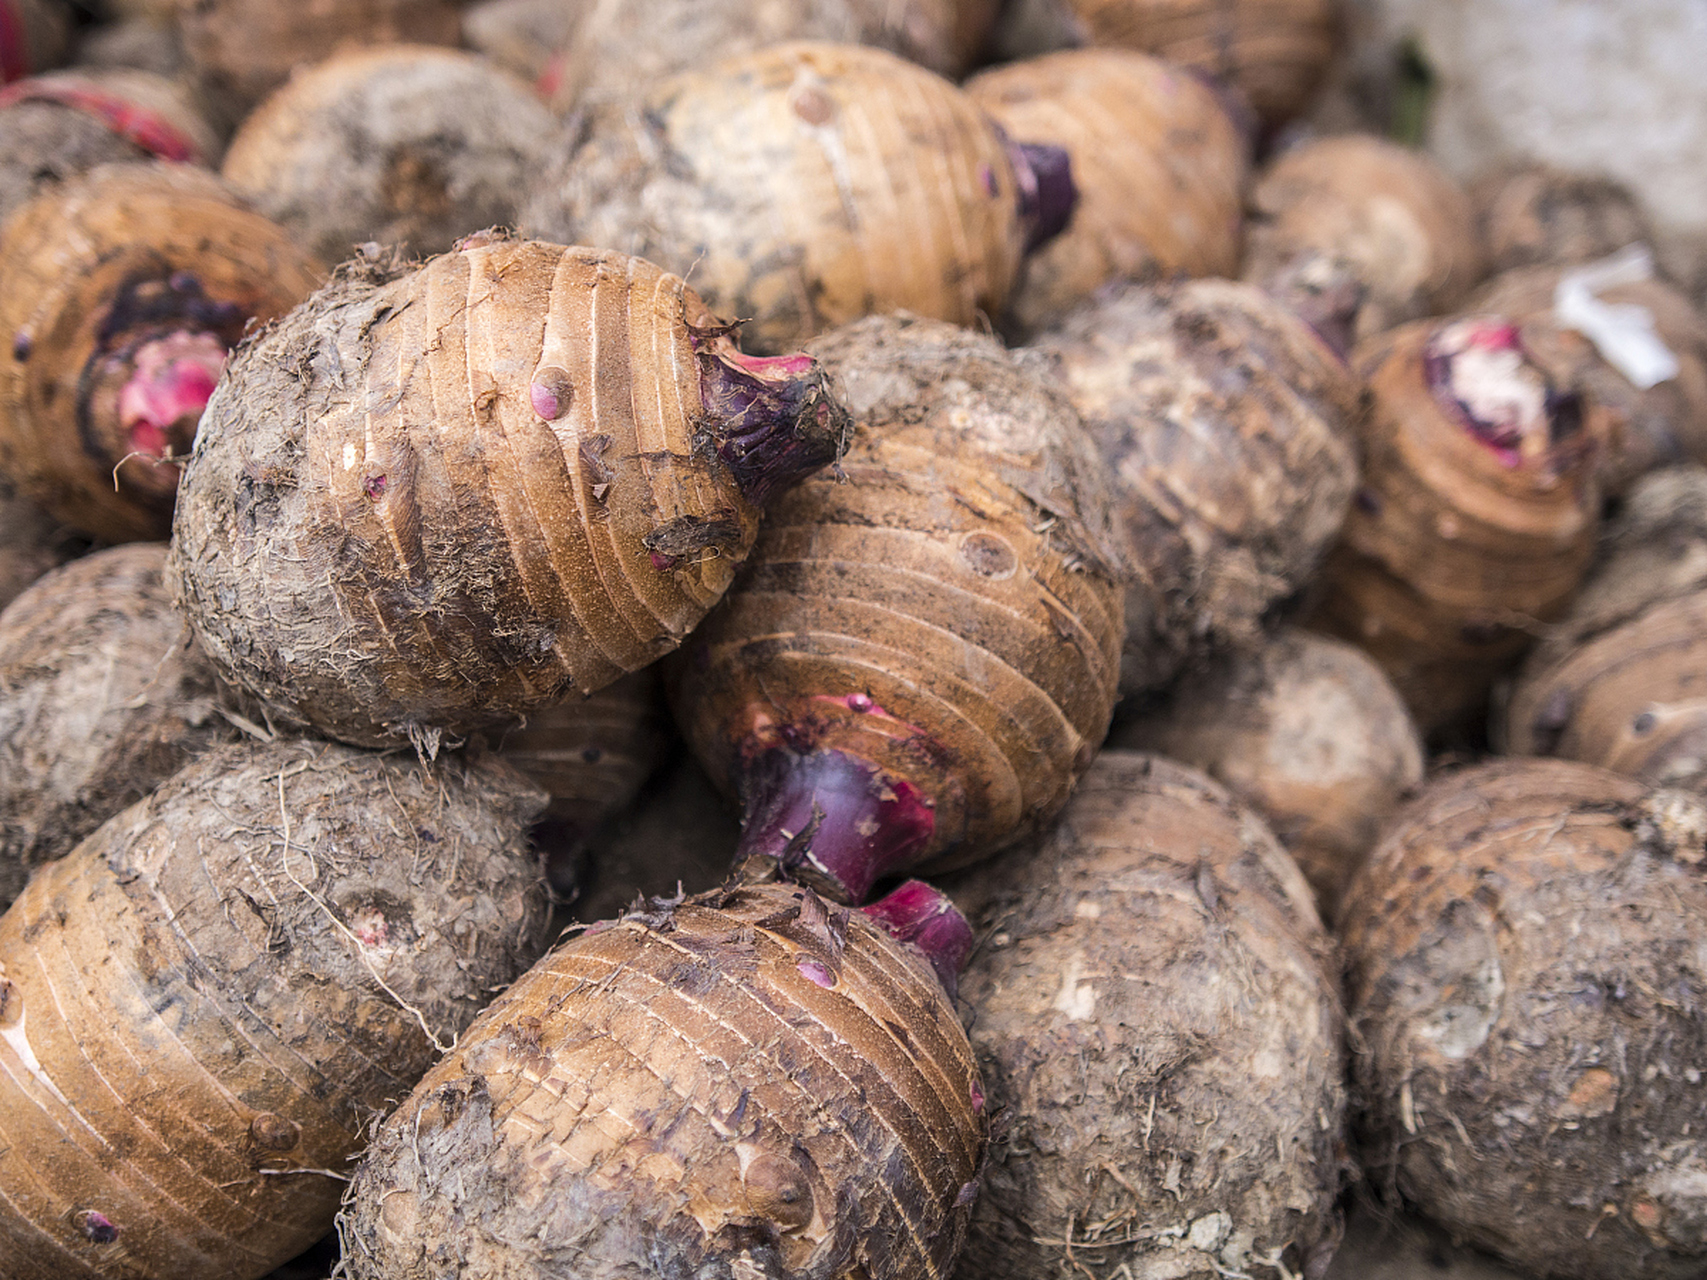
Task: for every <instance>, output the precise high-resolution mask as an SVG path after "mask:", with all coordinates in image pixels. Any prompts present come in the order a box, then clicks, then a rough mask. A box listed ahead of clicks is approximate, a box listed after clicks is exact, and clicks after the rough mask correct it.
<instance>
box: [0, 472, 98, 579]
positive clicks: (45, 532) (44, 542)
mask: <svg viewBox="0 0 1707 1280" xmlns="http://www.w3.org/2000/svg"><path fill="white" fill-rule="evenodd" d="M87 549H88V544H87V543H84V542H82V540H81V539H79V538H78V537H77V536H76V535H75V534H73V533H72V532H71V531H70V530H69V529H67V528H66V527H65V526H64V525H62V524H60V523H59V522H58V521H57V520H54V519H53V518H52V517H50V516H49V515H48V514H47V512H45V511H43V510H42V509H41V508H40V507H38V506H36V504H35V503H33V502H31V501H30V500H29V499H28V498H20V497H19V496H18V495H17V494H15V493H13V492H12V491H11V489H10V488H9V487H8V486H7V484H6V481H5V478H4V477H0V610H3V609H5V607H6V606H7V605H9V604H11V603H12V601H13V600H15V599H17V597H18V593H19V592H21V591H22V590H23V589H24V588H25V587H27V586H29V585H30V583H32V582H34V581H35V580H36V579H37V578H39V577H41V576H42V574H44V573H46V572H47V571H48V570H49V569H55V568H58V567H59V566H60V565H62V564H64V563H65V562H66V561H67V560H69V559H71V558H72V557H73V556H75V555H78V554H80V553H81V552H82V551H85V550H87Z"/></svg>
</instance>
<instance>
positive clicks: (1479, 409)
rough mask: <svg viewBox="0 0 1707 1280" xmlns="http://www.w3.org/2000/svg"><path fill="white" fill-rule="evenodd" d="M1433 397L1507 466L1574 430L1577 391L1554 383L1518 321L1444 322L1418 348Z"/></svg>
mask: <svg viewBox="0 0 1707 1280" xmlns="http://www.w3.org/2000/svg"><path fill="white" fill-rule="evenodd" d="M1423 377H1424V379H1425V380H1426V381H1427V383H1428V388H1429V390H1430V391H1431V392H1432V393H1433V394H1434V397H1435V400H1436V401H1437V402H1438V403H1439V404H1440V405H1441V406H1442V407H1444V408H1445V409H1446V410H1447V412H1448V413H1450V414H1452V415H1453V416H1454V417H1455V418H1456V419H1457V420H1458V421H1459V422H1460V423H1462V424H1463V426H1464V428H1465V430H1466V431H1468V432H1469V433H1470V434H1471V435H1472V436H1474V437H1475V438H1476V439H1477V440H1480V441H1481V442H1482V443H1483V444H1484V445H1486V446H1487V447H1488V448H1489V449H1490V450H1492V452H1493V453H1494V455H1495V456H1496V457H1497V458H1499V460H1500V462H1501V463H1503V464H1504V465H1505V466H1508V467H1516V466H1520V465H1522V464H1524V463H1528V462H1536V461H1539V460H1542V459H1545V458H1546V457H1547V455H1548V454H1549V453H1550V452H1551V451H1552V449H1553V448H1554V446H1555V445H1558V444H1560V443H1562V442H1563V441H1565V440H1566V439H1567V438H1568V437H1570V436H1573V435H1575V434H1576V433H1577V431H1578V429H1579V428H1580V427H1581V425H1582V412H1581V408H1580V405H1579V404H1578V402H1577V398H1576V397H1575V396H1574V395H1572V394H1569V393H1566V394H1564V395H1560V394H1558V393H1556V392H1555V391H1554V390H1553V387H1552V384H1551V383H1550V382H1549V381H1548V380H1547V376H1546V375H1545V374H1544V373H1543V372H1542V371H1541V370H1540V369H1539V368H1538V367H1536V365H1535V364H1534V363H1533V362H1532V361H1531V360H1530V359H1529V355H1528V352H1526V351H1525V350H1524V347H1523V341H1522V339H1521V337H1520V336H1519V334H1518V330H1517V327H1516V326H1515V325H1513V324H1511V323H1510V322H1509V321H1506V320H1503V319H1500V318H1498V317H1495V316H1472V317H1470V318H1468V319H1464V320H1457V321H1454V322H1452V323H1451V324H1448V325H1445V326H1444V327H1443V328H1441V329H1440V331H1439V332H1438V333H1436V334H1435V336H1434V338H1433V339H1432V340H1431V341H1430V342H1429V344H1428V346H1427V348H1426V349H1425V350H1424V352H1423Z"/></svg>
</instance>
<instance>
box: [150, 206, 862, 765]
mask: <svg viewBox="0 0 1707 1280" xmlns="http://www.w3.org/2000/svg"><path fill="white" fill-rule="evenodd" d="M732 328H733V326H731V325H728V324H724V323H721V322H719V321H718V320H717V319H716V318H715V317H713V316H712V315H711V314H710V313H709V312H708V311H707V310H706V309H705V307H704V306H703V304H701V302H700V301H699V298H698V297H697V296H696V295H695V294H694V292H693V291H692V290H691V289H689V288H688V287H687V286H686V285H685V284H683V282H682V280H681V279H680V277H678V276H673V275H670V274H668V273H666V272H663V271H660V270H659V269H658V268H657V267H654V266H653V265H652V264H651V263H648V262H644V261H641V260H640V259H638V258H630V257H627V256H625V255H623V254H619V253H605V252H600V251H598V250H594V249H566V248H564V247H563V246H561V245H553V244H545V243H542V242H538V241H518V240H506V239H504V238H502V237H500V236H496V235H478V236H474V237H471V238H470V239H469V240H467V241H465V242H463V244H462V245H461V246H460V247H459V248H458V249H457V250H456V251H454V252H452V253H448V254H445V255H443V256H442V257H438V258H434V259H432V260H430V261H429V262H427V263H426V264H424V265H422V266H420V267H418V268H411V267H410V266H408V265H407V264H404V263H402V262H401V261H400V260H399V259H397V258H395V257H391V256H386V255H380V256H378V257H373V258H369V257H366V256H363V257H361V258H359V259H357V260H355V261H353V262H352V263H350V264H349V265H348V266H347V267H346V268H344V269H342V270H340V272H339V273H338V274H337V275H336V277H335V278H334V280H333V281H332V283H331V284H329V285H328V286H327V287H326V288H325V289H323V290H321V291H320V292H319V293H317V294H316V295H315V296H314V297H313V298H312V299H310V300H309V301H308V302H307V303H305V304H304V305H303V306H301V307H298V308H297V309H296V310H295V311H294V312H292V313H291V315H290V316H289V317H288V318H287V319H286V320H285V321H284V322H283V323H281V324H278V325H275V326H273V327H272V328H271V329H269V330H268V331H266V332H265V333H263V334H262V335H260V336H259V337H258V338H256V339H255V340H253V341H251V342H250V343H248V344H247V345H246V346H245V347H244V348H243V349H242V351H240V352H239V353H238V355H237V356H236V357H235V358H234V359H233V361H232V363H231V366H230V367H229V368H228V369H227V370H226V376H225V378H224V380H223V381H222V382H221V383H220V387H219V390H218V392H217V393H216V394H215V395H214V397H213V399H212V400H211V401H210V402H209V405H208V411H207V414H206V416H205V417H204V419H203V422H202V429H201V433H200V435H199V437H198V438H197V441H196V451H195V454H194V455H193V456H192V458H191V460H190V462H189V465H188V466H187V468H186V469H185V472H184V482H183V492H182V500H181V501H180V503H179V506H178V522H177V526H176V529H175V537H174V541H173V549H174V550H173V558H172V560H171V561H170V562H169V566H170V568H169V572H170V573H171V575H172V580H173V581H174V582H175V587H174V590H175V592H176V593H177V597H178V599H179V600H180V601H181V602H182V604H183V606H184V608H185V611H186V612H187V613H188V614H189V616H190V619H191V622H192V624H193V625H194V627H195V629H196V633H197V635H198V636H199V637H200V638H201V640H202V644H203V647H204V648H205V649H206V650H207V651H208V654H209V656H210V657H212V658H213V659H214V661H215V662H216V663H217V664H218V665H219V666H220V667H221V668H222V669H223V670H224V671H226V672H228V673H229V674H230V676H231V678H233V679H234V680H235V681H236V682H237V683H239V684H241V685H242V686H244V687H245V688H247V689H248V690H249V691H250V692H252V693H253V694H255V695H256V696H258V697H259V698H261V699H262V700H263V701H264V702H265V703H267V704H268V705H269V706H270V708H271V709H272V713H273V715H274V717H275V719H276V720H277V721H278V722H280V723H285V724H293V725H295V724H304V723H306V724H310V725H313V726H314V727H315V728H316V729H317V730H319V731H320V732H322V733H325V734H327V735H329V736H331V737H335V738H339V739H341V740H344V741H348V742H353V743H356V744H358V745H366V746H384V745H395V744H397V743H399V742H413V743H415V744H416V745H417V746H418V747H420V748H421V749H423V750H426V751H427V752H428V753H429V754H430V753H431V752H432V751H433V750H434V749H436V746H437V743H438V742H439V740H440V738H441V736H442V735H444V734H449V735H451V736H452V737H453V738H454V737H458V736H461V735H463V734H465V733H468V732H470V731H472V730H475V729H482V728H488V727H499V726H503V725H506V724H509V723H512V722H514V721H515V720H516V719H518V718H519V717H522V716H525V715H527V714H528V713H529V712H531V711H532V710H533V709H535V708H537V707H542V706H546V705H549V704H550V703H553V702H557V701H560V700H561V699H563V698H564V697H566V696H568V695H569V694H570V692H571V691H573V690H579V691H580V692H582V693H591V692H593V691H594V690H597V689H600V688H602V687H603V686H605V685H607V684H609V683H610V682H611V681H613V680H615V679H616V678H617V677H618V676H620V675H622V674H624V673H625V672H629V671H635V670H638V669H639V668H640V667H643V666H645V665H646V664H648V663H650V662H652V661H654V660H655V659H657V658H659V657H661V656H662V655H663V654H664V653H665V652H667V651H668V650H670V649H672V648H674V647H675V646H676V644H677V643H679V642H680V640H681V637H682V636H683V635H685V634H686V633H687V632H688V631H689V630H690V629H691V628H692V627H694V626H695V625H696V624H697V623H698V622H699V620H700V618H702V617H703V616H704V614H705V611H706V610H707V609H709V608H710V607H711V606H712V605H713V604H714V603H716V601H717V599H718V597H719V596H721V595H722V593H723V591H724V589H725V588H726V587H727V586H728V585H729V581H730V579H731V577H732V576H733V575H734V571H735V566H736V565H737V564H738V563H739V562H740V561H741V560H742V559H743V558H744V557H745V555H746V553H747V551H748V549H749V548H750V547H751V546H752V543H753V537H754V535H755V534H756V532H757V529H758V513H759V508H760V506H761V505H762V504H763V503H764V502H765V500H766V499H768V498H770V497H771V496H773V495H774V494H775V493H777V492H778V491H779V490H781V489H782V488H784V487H786V486H787V485H789V484H791V483H793V482H794V481H795V480H797V479H798V478H799V477H800V476H802V475H804V474H806V473H808V472H811V471H814V470H816V469H817V468H818V467H820V466H822V465H823V464H824V463H826V462H828V461H829V460H830V459H831V458H833V457H834V456H835V455H836V454H837V453H838V452H839V449H840V446H841V444H842V443H843V441H844V438H845V435H846V431H847V415H846V413H845V411H843V410H842V408H841V407H840V406H839V405H838V404H837V403H836V402H835V401H834V400H833V399H831V398H830V396H829V394H828V392H827V391H826V388H825V381H824V377H823V374H822V372H821V370H820V369H819V367H818V364H817V362H816V361H815V360H813V359H811V358H810V357H807V356H803V355H794V356H783V357H778V358H775V359H768V360H766V359H755V358H753V357H749V356H744V355H742V354H741V352H740V350H739V348H737V346H736V345H735V341H734V339H733V338H732V337H731V330H732Z"/></svg>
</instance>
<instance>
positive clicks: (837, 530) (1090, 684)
mask: <svg viewBox="0 0 1707 1280" xmlns="http://www.w3.org/2000/svg"><path fill="white" fill-rule="evenodd" d="M811 349H812V350H813V352H814V353H815V354H816V355H818V356H819V357H820V358H821V359H823V361H824V362H825V364H826V365H827V366H828V367H829V369H830V370H831V372H832V374H833V375H834V376H835V377H836V378H837V379H838V381H839V383H840V385H841V386H842V387H843V388H844V390H845V393H846V398H847V403H848V407H849V409H850V410H851V412H852V413H853V415H854V418H855V420H856V422H857V423H858V430H857V432H856V435H855V440H854V443H853V445H852V447H851V448H850V449H849V451H848V453H847V456H846V457H845V458H844V459H843V461H842V468H841V469H842V472H843V473H844V475H845V477H846V479H845V482H839V481H838V480H836V479H834V478H832V477H829V476H821V477H817V478H814V479H813V480H810V481H808V482H807V483H806V484H803V485H801V486H800V487H799V488H798V489H796V490H795V491H794V492H792V493H790V494H789V495H788V496H787V497H785V498H784V499H782V500H781V501H780V502H778V503H777V504H776V506H775V507H774V508H773V509H772V510H771V511H770V513H769V514H768V515H767V516H766V519H765V527H764V529H763V530H762V531H761V533H760V537H759V543H758V546H757V547H756V548H755V549H754V553H753V556H752V560H751V562H750V563H749V565H748V566H747V568H746V570H745V571H744V572H743V574H742V575H741V577H740V578H738V579H737V581H736V584H735V586H734V587H733V588H731V590H730V593H729V596H728V598H727V599H725V600H724V602H723V606H722V607H721V608H720V609H718V610H717V612H716V613H714V614H712V615H711V616H710V617H709V618H707V619H706V622H705V625H704V626H702V627H701V628H700V630H699V631H698V632H696V633H695V634H694V635H693V636H692V637H690V638H689V640H688V643H687V646H686V647H685V648H684V651H683V653H682V654H681V655H680V658H679V660H678V661H677V662H676V663H675V664H674V667H673V670H672V672H671V676H670V680H671V698H672V702H673V704H674V707H675V711H676V719H677V722H678V723H679V724H680V725H681V726H682V731H683V733H684V735H685V736H686V738H687V740H688V742H689V744H690V745H691V746H692V747H693V749H694V751H695V752H696V754H697V755H698V756H699V758H700V761H701V762H702V763H703V764H704V765H705V767H706V771H707V772H708V773H709V774H710V775H711V776H712V778H713V780H714V781H716V782H717V783H718V785H719V786H721V787H723V788H724V789H725V790H727V791H729V792H731V793H732V794H734V795H735V796H736V797H737V798H738V800H739V803H740V807H741V809H742V811H743V814H744V824H745V830H744V832H743V835H742V844H741V854H742V856H743V857H746V856H765V857H769V858H773V859H776V860H777V861H779V862H780V863H781V865H782V867H783V870H784V872H785V873H786V874H788V875H791V876H794V877H796V878H798V879H801V880H803V881H805V882H807V883H810V884H812V885H814V886H815V887H816V888H818V890H819V891H820V892H823V893H827V894H829V895H831V896H833V897H835V898H837V899H840V900H843V901H852V902H861V901H864V900H865V897H866V895H867V893H868V892H869V890H870V889H871V887H872V885H873V884H875V883H876V882H877V881H878V880H879V879H882V878H883V877H885V876H890V875H895V874H898V873H899V872H901V871H902V870H904V869H907V868H912V867H918V866H927V867H937V868H941V867H944V866H957V865H962V864H964V863H968V862H971V861H974V860H976V859H978V858H982V857H985V856H987V855H988V854H990V853H992V852H994V851H995V850H996V849H998V848H1000V847H1001V846H1002V845H1003V844H1005V843H1007V842H1008V841H1010V840H1012V839H1015V838H1016V837H1018V836H1020V835H1021V834H1023V833H1024V832H1025V831H1026V830H1028V829H1030V828H1032V827H1035V826H1037V825H1039V824H1040V823H1042V822H1044V821H1047V820H1048V819H1049V818H1050V817H1051V816H1053V815H1054V814H1055V813H1056V812H1057V811H1059V809H1060V807H1061V806H1062V805H1063V804H1064V803H1065V802H1066V799H1067V795H1068V792H1069V791H1070V790H1071V789H1072V786H1073V783H1074V781H1075V780H1076V779H1077V778H1078V776H1079V775H1080V774H1082V773H1083V772H1084V770H1085V768H1086V767H1087V766H1088V765H1089V764H1090V761H1091V758H1092V757H1093V755H1094V754H1095V752H1096V749H1097V746H1098V744H1100V743H1101V741H1102V738H1103V735H1104V733H1105V732H1106V731H1107V729H1108V722H1109V717H1110V714H1111V712H1112V709H1113V704H1114V697H1115V686H1116V680H1117V677H1118V674H1119V654H1120V641H1121V635H1122V627H1121V611H1120V609H1121V604H1120V587H1119V585H1118V579H1117V577H1116V576H1115V574H1116V571H1117V569H1118V566H1119V563H1120V562H1119V559H1118V551H1117V550H1115V545H1116V544H1115V540H1114V535H1113V531H1112V529H1111V527H1110V520H1109V514H1108V506H1107V498H1106V494H1105V491H1104V489H1103V486H1102V481H1101V478H1100V476H1099V474H1098V472H1099V466H1098V459H1097V456H1096V448H1095V445H1094V444H1092V442H1091V441H1090V440H1089V438H1088V437H1087V436H1086V435H1085V432H1084V428H1083V426H1082V425H1081V424H1080V422H1079V419H1078V416H1077V415H1076V414H1075V413H1074V412H1073V410H1072V407H1071V406H1070V405H1069V404H1068V403H1067V402H1066V399H1065V397H1063V396H1062V394H1061V393H1060V391H1059V390H1058V389H1057V388H1056V386H1055V385H1054V384H1053V381H1052V380H1051V379H1050V378H1049V377H1048V376H1047V368H1046V366H1044V365H1043V364H1042V362H1041V361H1037V360H1035V359H1028V358H1026V357H1024V356H1019V355H1015V354H1013V353H1010V352H1007V351H1006V350H1004V349H1003V348H1002V346H1001V344H1000V343H998V342H997V341H996V340H995V339H993V338H989V337H985V336H983V335H981V334H975V333H972V332H970V331H969V330H965V329H959V328H956V327H954V326H952V325H947V324H943V323H941V322H940V321H925V320H914V319H909V318H906V317H870V318H868V319H865V320H861V321H858V322H857V323H855V324H852V325H848V326H846V327H845V328H842V329H839V330H837V331H836V332H834V333H832V334H828V335H826V336H825V337H824V338H822V339H820V340H818V341H817V342H815V343H814V344H813V345H812V348H811Z"/></svg>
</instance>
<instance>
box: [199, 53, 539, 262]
mask: <svg viewBox="0 0 1707 1280" xmlns="http://www.w3.org/2000/svg"><path fill="white" fill-rule="evenodd" d="M556 127H557V126H556V122H555V121H554V120H553V119H552V116H551V113H550V112H549V111H547V110H546V108H545V105H544V104H543V103H541V102H540V101H539V99H538V98H536V97H535V96H534V95H533V94H532V93H530V92H529V91H528V89H527V87H526V86H525V85H523V84H522V83H520V82H519V81H516V80H513V79H512V78H511V77H510V76H508V75H506V74H505V73H504V72H501V71H499V70H497V69H496V68H494V67H492V66H491V65H490V64H488V63H486V62H485V61H483V60H482V59H480V58H477V57H475V56H474V55H473V54H469V53H462V52H459V51H457V50H454V49H438V48H430V47H424V46H421V45H397V46H392V47H389V48H383V49H369V50H360V51H357V52H353V53H349V54H345V55H342V56H340V57H336V58H332V59H329V60H328V61H326V62H323V63H321V64H319V65H318V66H315V67H312V68H310V69H308V70H306V71H303V72H301V73H300V74H298V75H296V76H293V77H292V78H291V80H290V82H289V83H288V84H286V85H284V86H283V87H282V88H280V89H279V90H277V91H276V92H275V93H274V94H273V95H272V96H271V97H269V98H268V99H267V100H266V101H265V102H263V103H262V104H261V105H260V106H259V107H257V108H256V109H255V110H254V111H253V112H252V113H251V114H250V115H249V117H248V119H246V120H245V121H244V122H243V125H242V127H241V128H240V129H238V131H237V135H236V136H235V137H234V138H232V140H231V148H230V150H228V151H227V152H226V155H225V165H224V167H223V169H222V172H223V174H224V175H225V179H226V181H228V182H230V183H231V185H232V186H234V187H236V188H237V189H238V190H239V191H241V192H242V193H243V194H244V195H246V196H248V197H249V198H250V199H251V200H253V201H254V202H255V206H256V208H258V209H260V210H261V212H262V213H264V214H266V215H267V216H268V217H270V218H273V219H275V220H276V221H277V222H279V223H280V224H282V225H283V226H285V227H288V228H289V229H290V230H291V231H292V232H294V233H295V234H296V236H297V238H298V239H299V240H301V241H302V243H303V244H305V245H307V246H308V247H309V248H310V249H311V250H313V251H314V252H315V253H317V254H319V255H320V256H321V257H322V258H324V259H326V260H327V261H328V262H337V261H339V260H341V259H343V258H346V257H348V256H349V255H350V253H351V251H352V249H353V248H354V246H356V245H358V244H362V243H365V242H367V241H370V240H377V241H379V242H381V243H383V244H407V246H408V249H409V251H410V252H411V253H413V254H416V255H418V256H425V255H427V254H433V253H443V252H444V251H445V250H447V249H449V248H450V247H451V245H452V244H453V243H454V242H455V241H456V240H457V238H458V237H460V236H464V235H468V234H470V233H471V232H475V231H479V230H481V229H482V228H483V227H491V226H498V225H505V226H508V225H512V224H514V222H515V221H516V206H517V204H518V203H519V200H520V193H521V191H522V189H523V187H524V186H525V185H526V183H527V181H528V179H529V178H531V177H532V176H533V174H534V173H535V172H536V171H537V170H538V169H539V167H540V165H541V164H542V163H544V160H545V154H546V146H547V143H548V141H549V140H550V137H551V135H552V133H553V132H554V130H555V129H556Z"/></svg>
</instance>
